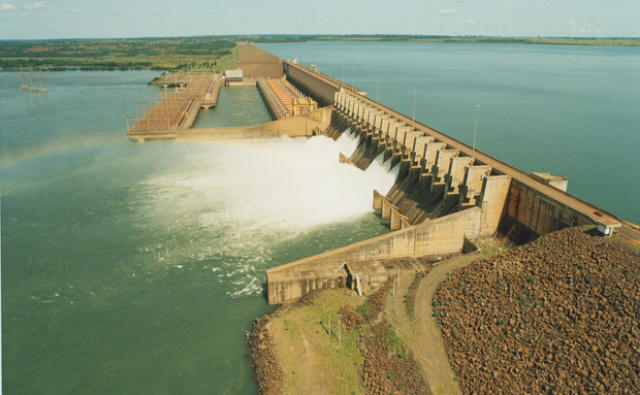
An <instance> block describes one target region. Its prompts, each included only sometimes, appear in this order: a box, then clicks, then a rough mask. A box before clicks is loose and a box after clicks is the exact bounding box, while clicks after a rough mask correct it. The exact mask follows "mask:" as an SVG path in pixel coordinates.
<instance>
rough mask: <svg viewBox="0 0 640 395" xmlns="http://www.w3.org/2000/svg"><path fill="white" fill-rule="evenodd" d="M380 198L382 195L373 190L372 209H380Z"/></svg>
mask: <svg viewBox="0 0 640 395" xmlns="http://www.w3.org/2000/svg"><path fill="white" fill-rule="evenodd" d="M382 198H383V196H382V195H381V194H380V192H378V191H376V190H375V189H374V190H373V209H374V210H382Z"/></svg>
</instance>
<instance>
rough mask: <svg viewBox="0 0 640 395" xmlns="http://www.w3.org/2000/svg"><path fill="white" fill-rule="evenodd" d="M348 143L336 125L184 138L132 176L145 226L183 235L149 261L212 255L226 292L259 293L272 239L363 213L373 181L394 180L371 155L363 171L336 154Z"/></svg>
mask: <svg viewBox="0 0 640 395" xmlns="http://www.w3.org/2000/svg"><path fill="white" fill-rule="evenodd" d="M356 146H357V141H356V140H354V139H352V138H350V137H349V136H345V135H344V134H343V136H342V137H341V138H340V139H339V140H338V141H333V140H331V139H329V138H327V137H322V136H318V137H313V138H310V139H301V138H299V139H291V138H281V139H273V140H252V141H239V142H226V143H215V144H214V143H208V144H202V143H200V144H197V145H195V144H190V145H189V146H188V148H189V152H188V153H187V152H185V150H182V151H180V157H179V158H173V159H170V160H173V161H175V162H176V164H175V167H173V168H172V169H170V170H169V172H165V174H158V175H154V176H151V177H149V178H147V179H146V180H145V181H144V182H143V185H142V187H143V189H144V194H145V195H146V199H147V203H146V206H147V210H146V211H147V212H148V213H149V217H150V218H149V220H150V221H151V222H152V226H158V225H160V226H162V227H163V228H164V229H165V230H166V231H168V232H169V233H171V234H180V235H181V237H185V238H188V242H186V243H185V242H183V243H178V242H175V243H174V244H175V245H165V246H162V247H160V246H156V248H154V250H155V251H160V253H155V254H154V260H156V262H162V263H163V264H166V265H169V266H172V267H174V268H175V267H177V265H183V266H184V267H188V266H187V265H185V262H187V263H188V262H194V261H204V260H212V259H213V260H217V261H218V262H219V265H221V266H223V267H222V269H223V270H222V272H221V273H220V275H219V276H220V277H219V278H220V282H223V281H225V282H226V281H231V283H232V284H233V288H234V290H233V291H231V292H229V293H228V294H229V295H230V296H234V297H235V296H242V295H249V294H258V293H260V292H261V286H260V284H261V281H260V280H259V279H258V276H262V275H263V271H264V269H265V268H266V267H267V266H268V264H269V261H270V259H271V250H270V248H271V246H273V244H274V243H277V242H281V241H283V240H286V239H289V238H292V237H294V236H296V235H299V234H301V233H303V232H306V231H309V230H311V229H313V228H315V227H317V226H319V225H325V224H331V223H338V222H345V221H350V220H355V219H357V218H359V217H360V216H362V215H363V214H365V213H368V212H371V211H372V199H373V190H374V189H376V190H378V191H379V192H381V193H386V192H387V191H388V190H389V189H390V188H391V186H392V185H393V183H394V182H395V178H396V174H395V172H389V171H388V169H386V168H385V166H383V165H382V164H381V163H377V162H376V163H374V164H372V166H371V167H370V168H369V169H367V171H365V172H363V171H361V170H359V169H357V168H355V167H353V166H351V165H346V164H341V163H339V161H338V159H339V153H340V152H342V153H344V154H345V155H351V153H352V152H353V150H354V149H355V147H356ZM178 232H179V233H178ZM169 244H171V242H170V243H169ZM220 262H222V263H220ZM208 270H209V272H210V269H208ZM225 277H228V278H225Z"/></svg>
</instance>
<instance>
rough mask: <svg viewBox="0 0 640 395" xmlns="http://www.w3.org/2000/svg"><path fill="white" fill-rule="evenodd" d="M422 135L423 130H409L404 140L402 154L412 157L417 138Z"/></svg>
mask: <svg viewBox="0 0 640 395" xmlns="http://www.w3.org/2000/svg"><path fill="white" fill-rule="evenodd" d="M420 136H422V132H413V131H411V132H409V133H407V134H406V135H405V136H404V142H403V143H402V154H403V155H405V156H407V157H408V158H411V160H412V161H413V158H412V153H413V148H414V147H415V143H416V139H417V138H418V137H420Z"/></svg>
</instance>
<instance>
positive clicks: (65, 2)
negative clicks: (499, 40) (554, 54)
mask: <svg viewBox="0 0 640 395" xmlns="http://www.w3.org/2000/svg"><path fill="white" fill-rule="evenodd" d="M226 34H416V35H453V36H466V35H483V36H530V37H537V36H543V37H640V0H348V1H338V0H321V1H308V0H226V1H219V0H174V1H165V0H38V1H32V0H0V40H9V39H10V40H13V39H56V38H124V37H175V36H208V35H226Z"/></svg>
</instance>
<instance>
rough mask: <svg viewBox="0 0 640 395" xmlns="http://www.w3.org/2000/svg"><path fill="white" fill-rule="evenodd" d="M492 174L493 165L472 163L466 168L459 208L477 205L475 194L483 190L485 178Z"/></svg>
mask: <svg viewBox="0 0 640 395" xmlns="http://www.w3.org/2000/svg"><path fill="white" fill-rule="evenodd" d="M489 174H491V166H487V165H470V166H467V167H466V168H465V174H464V180H463V182H462V186H461V187H460V203H459V205H458V209H461V208H463V207H470V206H475V204H476V201H475V196H476V195H479V194H480V192H482V185H483V184H484V178H485V177H487V176H488V175H489Z"/></svg>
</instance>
